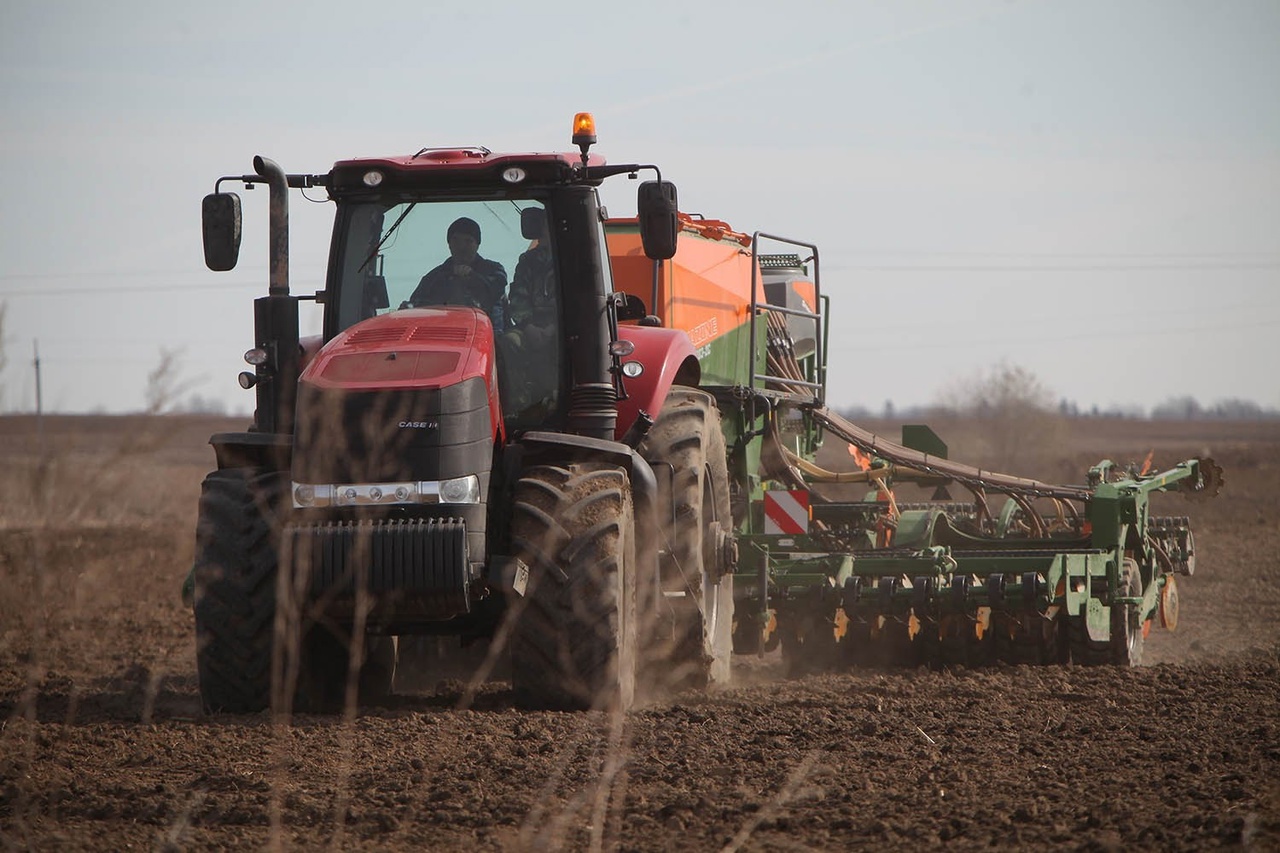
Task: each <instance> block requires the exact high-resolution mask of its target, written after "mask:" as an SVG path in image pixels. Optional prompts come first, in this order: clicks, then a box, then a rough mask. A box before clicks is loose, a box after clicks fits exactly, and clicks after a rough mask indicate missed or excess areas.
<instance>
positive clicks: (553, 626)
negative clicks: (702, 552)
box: [511, 463, 636, 710]
mask: <svg viewBox="0 0 1280 853" xmlns="http://www.w3.org/2000/svg"><path fill="white" fill-rule="evenodd" d="M511 540H512V545H513V547H514V549H515V551H516V553H517V554H518V555H519V557H520V559H521V560H522V561H523V562H524V563H525V565H527V566H528V568H529V580H528V583H527V585H526V587H525V593H524V597H523V598H522V599H520V600H518V601H516V602H515V603H514V604H513V605H512V615H511V618H513V619H514V620H515V621H514V625H513V627H512V633H511V682H512V687H513V688H514V690H515V693H516V696H517V699H518V700H519V701H520V702H521V704H523V705H526V706H529V707H536V708H558V709H565V710H587V709H620V710H626V709H627V708H628V707H630V705H631V703H632V700H633V698H634V695H635V662H636V661H635V657H636V624H635V595H636V561H635V549H636V542H635V518H634V515H633V513H632V505H631V487H630V482H629V480H628V479H627V475H626V472H625V471H623V470H622V469H621V468H617V467H614V466H611V465H603V464H593V463H577V464H567V465H564V466H551V465H544V466H537V467H533V468H530V469H528V470H526V471H525V472H524V474H523V475H522V476H521V478H520V480H519V481H518V482H517V483H516V487H515V500H514V505H513V512H512V520H511Z"/></svg>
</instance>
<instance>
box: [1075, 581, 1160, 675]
mask: <svg viewBox="0 0 1280 853" xmlns="http://www.w3.org/2000/svg"><path fill="white" fill-rule="evenodd" d="M1116 593H1117V594H1118V595H1121V596H1125V597H1134V598H1136V597H1139V596H1141V595H1142V573H1141V572H1140V571H1139V570H1138V564H1137V563H1136V562H1135V561H1134V560H1133V559H1131V558H1129V557H1125V558H1124V563H1123V564H1122V565H1121V567H1120V577H1119V579H1118V582H1117V584H1116ZM1068 625H1069V637H1070V641H1071V662H1072V663H1075V664H1080V665H1083V666H1106V665H1108V664H1114V665H1115V666H1138V665H1139V664H1141V663H1142V650H1143V645H1144V639H1145V638H1144V637H1143V634H1142V617H1141V615H1140V614H1139V613H1138V608H1136V607H1132V606H1129V605H1123V606H1122V605H1115V604H1113V605H1111V636H1110V638H1109V639H1107V640H1102V641H1099V640H1094V639H1091V638H1090V637H1089V630H1088V627H1087V625H1086V624H1085V617H1084V614H1081V615H1080V616H1078V617H1073V618H1071V619H1070V620H1068Z"/></svg>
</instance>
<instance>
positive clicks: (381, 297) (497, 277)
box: [330, 199, 562, 428]
mask: <svg viewBox="0 0 1280 853" xmlns="http://www.w3.org/2000/svg"><path fill="white" fill-rule="evenodd" d="M345 214H346V215H345V216H344V218H343V220H342V223H341V224H340V225H339V229H340V230H339V234H338V235H337V236H338V238H339V239H340V240H341V246H340V250H341V258H340V264H341V267H340V269H339V281H338V282H337V284H338V299H337V304H336V306H335V307H336V309H337V314H336V318H335V319H336V328H331V332H330V333H331V334H332V333H336V332H338V331H341V330H342V329H345V328H347V327H349V326H351V325H354V324H355V323H358V322H360V321H361V320H364V319H367V318H369V317H372V316H375V315H379V314H385V313H388V312H392V311H399V310H403V309H406V308H415V307H424V306H434V305H463V306H470V307H473V308H477V309H479V310H481V311H483V312H484V313H485V314H486V315H488V317H489V319H490V322H491V323H492V324H493V328H494V340H495V346H496V349H497V358H498V375H499V393H500V395H501V398H502V405H503V411H504V415H505V417H506V418H507V420H508V425H509V427H517V428H518V427H521V426H532V425H536V424H537V423H540V422H541V421H543V420H545V418H546V417H547V416H548V415H550V413H551V412H553V411H555V410H556V408H557V406H558V403H559V399H558V396H559V395H558V390H559V387H560V373H561V363H562V359H561V347H560V337H561V336H560V334H559V324H560V310H559V296H558V295H559V287H558V286H557V282H556V275H557V273H556V264H555V255H554V251H553V246H552V241H551V239H550V236H549V234H548V230H547V228H546V221H547V218H546V209H545V208H544V206H543V204H542V203H541V202H540V201H537V200H534V199H520V200H502V201H494V200H484V201H433V202H405V201H400V200H396V201H394V202H393V201H388V202H386V203H378V202H368V203H361V204H353V205H350V206H349V207H348V208H347V210H346V211H345Z"/></svg>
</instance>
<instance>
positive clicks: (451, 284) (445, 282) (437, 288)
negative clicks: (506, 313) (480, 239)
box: [409, 255, 507, 324]
mask: <svg viewBox="0 0 1280 853" xmlns="http://www.w3.org/2000/svg"><path fill="white" fill-rule="evenodd" d="M455 266H457V262H456V261H455V260H454V259H453V258H451V257H450V258H445V260H444V263H442V264H440V266H438V267H436V268H435V269H433V270H431V272H429V273H427V274H426V275H424V276H423V277H422V280H421V281H419V282H418V286H417V287H416V288H414V291H413V295H412V296H410V297H409V304H410V305H412V306H414V307H415V308H416V307H418V306H421V305H470V306H472V307H473V308H479V309H480V310H481V311H484V312H485V313H486V314H488V315H489V316H490V317H491V318H493V320H494V322H495V324H496V323H498V322H499V321H500V318H499V317H498V316H495V314H500V311H498V309H499V308H500V306H501V303H502V296H503V293H504V292H505V291H506V289H507V271H506V270H505V269H503V267H502V264H500V263H498V262H497V261H491V260H489V259H488V258H482V257H480V256H479V255H476V256H475V257H474V258H472V260H471V263H470V264H467V266H470V267H471V273H470V274H469V275H457V274H455V273H454V271H453V270H454V267H455Z"/></svg>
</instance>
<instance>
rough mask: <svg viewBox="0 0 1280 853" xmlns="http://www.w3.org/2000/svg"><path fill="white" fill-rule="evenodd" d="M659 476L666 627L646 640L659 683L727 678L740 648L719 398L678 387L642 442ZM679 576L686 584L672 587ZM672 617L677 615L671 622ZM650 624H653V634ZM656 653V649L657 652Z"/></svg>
mask: <svg viewBox="0 0 1280 853" xmlns="http://www.w3.org/2000/svg"><path fill="white" fill-rule="evenodd" d="M639 453H640V455H641V456H643V457H644V458H645V460H646V461H648V463H649V465H650V466H651V467H652V468H653V473H654V475H655V476H656V478H657V481H658V530H659V537H660V540H659V544H658V547H660V548H661V549H662V551H663V553H664V554H665V557H664V558H663V560H662V577H663V581H664V583H663V588H664V589H665V590H667V591H668V592H672V593H675V594H674V595H667V596H663V600H661V601H659V602H658V606H659V608H661V610H663V611H669V612H668V613H662V614H661V615H660V616H659V620H660V623H659V626H655V627H660V629H661V630H660V631H659V633H660V635H661V636H659V637H658V638H657V640H656V642H655V643H654V646H656V647H653V648H651V647H646V657H651V660H650V661H649V663H651V664H652V672H653V673H655V674H657V675H660V676H661V679H660V683H659V686H661V687H665V688H667V689H681V688H685V687H695V688H703V687H706V686H707V685H709V684H727V683H728V682H729V678H730V661H731V657H732V654H733V604H734V602H733V575H732V574H730V573H729V570H730V569H731V568H732V567H731V566H730V565H728V563H729V562H731V559H730V555H729V553H728V551H729V550H730V549H731V548H732V544H731V537H732V534H733V519H732V515H731V513H730V507H729V469H728V463H727V460H726V454H725V445H724V434H723V433H722V432H721V431H720V410H719V409H718V408H717V407H716V402H715V398H714V397H712V396H711V395H710V394H707V393H705V392H703V391H698V390H696V389H693V388H684V387H676V388H673V389H671V391H670V393H668V394H667V399H666V401H665V402H664V404H663V406H662V411H661V412H660V413H659V415H658V420H657V423H655V424H654V426H653V428H652V429H650V430H649V433H648V435H646V436H645V439H644V441H643V442H642V443H641V445H640V448H639ZM677 579H679V584H680V588H679V589H672V587H673V586H675V581H676V580H677ZM666 619H670V622H667V621H666ZM649 633H650V632H646V636H648V635H649ZM650 653H652V654H651V655H650Z"/></svg>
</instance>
